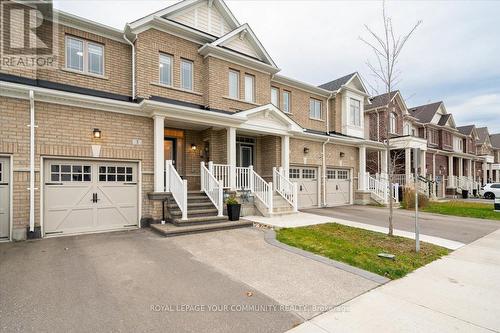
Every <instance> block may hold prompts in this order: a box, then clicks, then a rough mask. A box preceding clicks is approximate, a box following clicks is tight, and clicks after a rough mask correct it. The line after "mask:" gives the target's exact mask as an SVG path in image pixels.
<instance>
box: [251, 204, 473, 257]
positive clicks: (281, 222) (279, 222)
mask: <svg viewBox="0 0 500 333" xmlns="http://www.w3.org/2000/svg"><path fill="white" fill-rule="evenodd" d="M353 217H354V216H353ZM245 219H246V220H250V221H253V222H257V223H260V224H265V225H268V226H272V227H278V228H296V227H304V226H309V225H316V224H324V223H333V222H334V223H338V224H343V225H347V226H350V227H355V228H359V229H365V230H370V231H375V232H380V233H385V234H387V233H388V232H389V229H388V228H387V227H381V226H377V225H371V224H366V223H360V222H354V221H351V220H345V219H340V218H336V217H335V218H333V217H328V216H322V215H317V214H310V213H304V212H299V213H297V214H293V215H285V216H276V217H263V216H246V217H245ZM394 235H396V236H401V237H405V238H410V239H415V233H414V232H409V231H404V230H397V229H394ZM420 240H421V241H422V242H426V243H430V244H435V245H439V246H442V247H445V248H447V249H450V250H456V249H459V248H461V247H462V246H464V244H463V243H461V242H456V241H453V240H449V239H444V238H440V237H435V236H429V235H423V234H420Z"/></svg>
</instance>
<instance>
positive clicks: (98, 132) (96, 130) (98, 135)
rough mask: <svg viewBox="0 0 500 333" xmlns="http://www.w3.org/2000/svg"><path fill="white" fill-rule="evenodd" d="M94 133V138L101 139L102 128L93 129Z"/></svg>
mask: <svg viewBox="0 0 500 333" xmlns="http://www.w3.org/2000/svg"><path fill="white" fill-rule="evenodd" d="M92 133H93V135H94V139H100V138H101V130H100V129H98V128H94V130H93V131H92Z"/></svg>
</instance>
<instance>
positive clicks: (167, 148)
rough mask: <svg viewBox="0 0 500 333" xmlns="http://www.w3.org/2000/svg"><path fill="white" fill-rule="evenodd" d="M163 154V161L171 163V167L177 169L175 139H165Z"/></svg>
mask: <svg viewBox="0 0 500 333" xmlns="http://www.w3.org/2000/svg"><path fill="white" fill-rule="evenodd" d="M163 152H164V155H165V161H172V165H173V166H174V167H175V168H176V169H177V139H174V138H165V141H164V143H163Z"/></svg>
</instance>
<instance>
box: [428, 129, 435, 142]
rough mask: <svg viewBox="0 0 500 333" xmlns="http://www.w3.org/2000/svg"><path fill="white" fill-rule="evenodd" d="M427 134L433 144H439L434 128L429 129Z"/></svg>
mask: <svg viewBox="0 0 500 333" xmlns="http://www.w3.org/2000/svg"><path fill="white" fill-rule="evenodd" d="M427 136H428V139H429V140H428V141H429V142H430V143H431V144H433V145H437V143H438V142H437V139H438V138H437V135H436V132H435V131H434V130H432V129H429V130H428V133H427Z"/></svg>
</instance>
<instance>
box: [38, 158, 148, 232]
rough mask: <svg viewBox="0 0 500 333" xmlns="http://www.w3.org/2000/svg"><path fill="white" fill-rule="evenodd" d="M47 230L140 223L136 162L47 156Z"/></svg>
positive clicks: (90, 229) (83, 229) (89, 229)
mask: <svg viewBox="0 0 500 333" xmlns="http://www.w3.org/2000/svg"><path fill="white" fill-rule="evenodd" d="M44 170H45V172H44V173H45V174H44V177H45V179H44V180H45V186H44V220H43V221H44V231H45V234H47V235H50V234H71V233H84V232H93V231H104V230H112V229H123V228H127V227H134V226H137V225H138V215H139V212H138V186H137V177H138V175H137V172H138V170H137V163H126V162H110V161H106V162H104V161H102V162H99V161H68V160H47V161H46V162H45V169H44Z"/></svg>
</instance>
